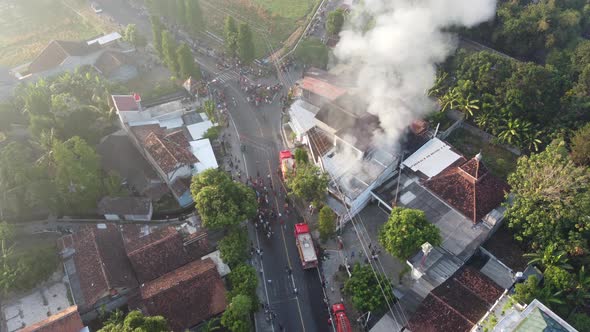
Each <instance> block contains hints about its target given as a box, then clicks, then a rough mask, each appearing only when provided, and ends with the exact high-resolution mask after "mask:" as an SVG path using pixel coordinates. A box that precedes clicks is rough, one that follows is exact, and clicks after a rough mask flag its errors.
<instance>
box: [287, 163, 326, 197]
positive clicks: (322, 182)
mask: <svg viewBox="0 0 590 332" xmlns="http://www.w3.org/2000/svg"><path fill="white" fill-rule="evenodd" d="M328 181H329V180H328V175H327V174H326V173H324V172H322V171H321V170H320V169H319V167H317V166H315V165H311V164H307V165H298V166H297V171H296V172H295V174H290V175H287V187H288V188H289V189H290V190H291V191H292V192H293V194H294V195H295V196H297V197H299V198H300V199H304V200H307V201H310V202H313V201H316V200H318V201H320V200H322V199H323V198H324V196H325V195H326V191H327V187H328Z"/></svg>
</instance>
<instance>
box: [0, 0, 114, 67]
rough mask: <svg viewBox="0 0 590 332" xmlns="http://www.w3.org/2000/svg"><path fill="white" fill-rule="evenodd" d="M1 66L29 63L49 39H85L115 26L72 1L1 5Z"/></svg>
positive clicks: (22, 0)
mask: <svg viewBox="0 0 590 332" xmlns="http://www.w3.org/2000/svg"><path fill="white" fill-rule="evenodd" d="M0 13H2V15H0V65H4V66H15V65H19V64H22V63H24V62H27V61H30V60H32V59H33V58H35V56H37V54H39V52H41V51H42V50H43V49H44V48H45V47H46V46H47V44H48V43H49V42H50V41H51V40H74V41H78V40H86V39H89V38H91V37H94V36H97V35H99V34H101V33H103V32H113V31H116V27H115V26H114V25H113V24H111V23H109V22H107V21H106V20H105V19H103V18H102V17H100V16H98V15H96V14H94V13H93V12H92V10H91V9H90V6H89V5H88V3H87V2H85V1H84V2H80V1H75V0H5V1H1V2H0Z"/></svg>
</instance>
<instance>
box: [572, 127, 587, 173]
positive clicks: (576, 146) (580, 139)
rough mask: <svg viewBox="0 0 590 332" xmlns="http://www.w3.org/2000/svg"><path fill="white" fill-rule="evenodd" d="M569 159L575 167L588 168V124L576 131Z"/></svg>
mask: <svg viewBox="0 0 590 332" xmlns="http://www.w3.org/2000/svg"><path fill="white" fill-rule="evenodd" d="M571 158H572V160H573V161H574V162H575V163H576V164H577V165H586V166H590V123H587V124H586V125H585V126H584V127H582V128H580V129H579V130H578V131H576V132H575V134H574V136H573V137H572V142H571Z"/></svg>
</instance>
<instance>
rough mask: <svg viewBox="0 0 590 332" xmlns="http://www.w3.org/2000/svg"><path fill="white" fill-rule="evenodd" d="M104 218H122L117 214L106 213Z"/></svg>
mask: <svg viewBox="0 0 590 332" xmlns="http://www.w3.org/2000/svg"><path fill="white" fill-rule="evenodd" d="M104 218H105V219H106V220H121V218H119V216H118V215H116V214H105V215H104Z"/></svg>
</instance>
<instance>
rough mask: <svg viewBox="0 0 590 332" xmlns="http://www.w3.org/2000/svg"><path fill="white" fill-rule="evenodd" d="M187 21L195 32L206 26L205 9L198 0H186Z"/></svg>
mask: <svg viewBox="0 0 590 332" xmlns="http://www.w3.org/2000/svg"><path fill="white" fill-rule="evenodd" d="M186 21H187V25H188V26H189V29H190V31H191V32H192V33H193V34H196V33H198V32H199V31H201V30H203V28H204V27H205V21H204V20H203V11H202V10H201V6H200V5H199V1H198V0H186Z"/></svg>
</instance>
